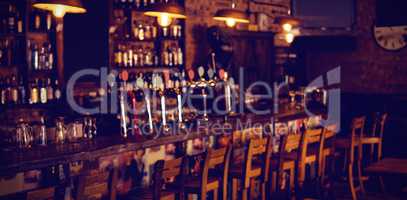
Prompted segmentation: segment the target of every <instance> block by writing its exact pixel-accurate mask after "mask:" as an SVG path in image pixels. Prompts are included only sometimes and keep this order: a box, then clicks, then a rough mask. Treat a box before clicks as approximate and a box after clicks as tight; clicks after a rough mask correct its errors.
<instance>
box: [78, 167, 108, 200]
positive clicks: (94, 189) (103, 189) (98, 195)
mask: <svg viewBox="0 0 407 200" xmlns="http://www.w3.org/2000/svg"><path fill="white" fill-rule="evenodd" d="M115 181H116V178H115V173H114V170H111V171H103V172H101V171H91V172H90V173H87V174H84V175H81V176H79V184H78V191H77V199H78V200H87V199H92V200H94V199H102V198H103V199H106V197H107V199H110V200H113V199H115V198H116V195H115V189H114V188H115V186H116V184H115Z"/></svg>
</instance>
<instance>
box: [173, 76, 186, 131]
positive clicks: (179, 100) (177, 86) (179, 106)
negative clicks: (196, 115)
mask: <svg viewBox="0 0 407 200" xmlns="http://www.w3.org/2000/svg"><path fill="white" fill-rule="evenodd" d="M179 78H180V77H179V76H176V80H175V85H174V89H175V94H176V95H177V109H178V111H177V113H178V127H179V128H181V129H184V128H185V124H184V121H183V119H182V89H181V87H182V86H181V85H180V84H181V83H180V81H179Z"/></svg>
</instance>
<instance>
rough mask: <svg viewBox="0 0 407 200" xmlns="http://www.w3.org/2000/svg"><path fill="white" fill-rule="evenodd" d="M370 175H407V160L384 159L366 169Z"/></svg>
mask: <svg viewBox="0 0 407 200" xmlns="http://www.w3.org/2000/svg"><path fill="white" fill-rule="evenodd" d="M365 171H366V172H368V173H374V174H391V175H407V159H400V158H384V159H383V160H380V161H378V162H376V163H373V164H372V165H370V166H368V167H367V168H366V169H365Z"/></svg>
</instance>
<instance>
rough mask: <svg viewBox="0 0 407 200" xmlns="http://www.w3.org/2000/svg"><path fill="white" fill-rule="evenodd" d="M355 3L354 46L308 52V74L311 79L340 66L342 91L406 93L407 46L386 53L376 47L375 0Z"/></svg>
mask: <svg viewBox="0 0 407 200" xmlns="http://www.w3.org/2000/svg"><path fill="white" fill-rule="evenodd" d="M356 2H357V5H356V8H357V13H356V17H357V18H356V30H355V35H356V38H357V39H356V41H357V47H356V49H355V50H353V51H345V52H343V51H342V52H313V53H311V54H308V55H307V60H308V63H307V67H308V69H307V71H308V77H309V78H310V79H312V78H313V77H316V76H319V75H320V74H323V73H324V72H326V71H328V70H329V69H331V68H334V67H336V66H338V65H341V66H342V90H343V91H345V92H354V93H379V94H407V48H405V49H402V50H401V51H398V52H389V51H385V50H383V49H381V48H380V47H379V46H377V45H376V43H375V40H374V37H373V33H372V26H373V25H374V20H375V16H376V13H375V0H363V1H361V0H357V1H356Z"/></svg>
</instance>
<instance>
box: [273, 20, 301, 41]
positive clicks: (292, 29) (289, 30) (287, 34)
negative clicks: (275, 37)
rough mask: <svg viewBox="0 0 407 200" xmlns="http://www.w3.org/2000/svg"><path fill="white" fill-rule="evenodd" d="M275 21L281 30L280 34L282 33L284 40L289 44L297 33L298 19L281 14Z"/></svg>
mask: <svg viewBox="0 0 407 200" xmlns="http://www.w3.org/2000/svg"><path fill="white" fill-rule="evenodd" d="M276 23H278V24H279V25H280V27H281V29H282V30H283V33H282V34H284V39H285V41H286V42H287V43H288V44H291V43H292V42H293V41H294V39H295V36H296V35H298V34H299V31H298V26H299V24H300V21H299V19H297V18H295V17H293V16H281V17H278V18H277V19H276Z"/></svg>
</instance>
